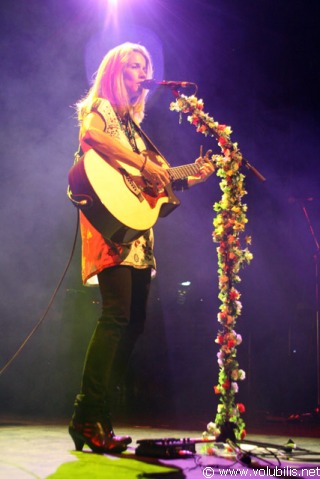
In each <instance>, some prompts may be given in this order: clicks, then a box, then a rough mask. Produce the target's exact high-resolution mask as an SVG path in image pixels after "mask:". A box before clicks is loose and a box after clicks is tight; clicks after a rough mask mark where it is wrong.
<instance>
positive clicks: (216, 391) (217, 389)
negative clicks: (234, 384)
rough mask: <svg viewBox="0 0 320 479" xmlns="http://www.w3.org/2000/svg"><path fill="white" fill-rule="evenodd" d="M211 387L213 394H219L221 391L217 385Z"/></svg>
mask: <svg viewBox="0 0 320 479" xmlns="http://www.w3.org/2000/svg"><path fill="white" fill-rule="evenodd" d="M213 389H214V392H215V394H220V393H221V391H220V387H219V386H213Z"/></svg>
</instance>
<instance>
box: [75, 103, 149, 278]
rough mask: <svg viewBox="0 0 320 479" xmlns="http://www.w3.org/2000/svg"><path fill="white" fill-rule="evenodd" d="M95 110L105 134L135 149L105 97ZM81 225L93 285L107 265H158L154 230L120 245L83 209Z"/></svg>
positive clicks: (84, 258) (84, 272) (85, 148)
mask: <svg viewBox="0 0 320 479" xmlns="http://www.w3.org/2000/svg"><path fill="white" fill-rule="evenodd" d="M92 111H95V112H97V113H98V114H99V115H100V116H101V117H102V118H103V120H104V122H105V129H104V131H105V133H107V134H108V135H110V136H111V137H112V138H115V139H116V140H118V141H120V143H121V144H122V145H123V146H125V147H126V148H128V149H132V146H131V145H130V142H129V140H128V138H127V136H126V135H125V132H124V131H123V130H122V128H121V126H120V123H119V120H118V118H117V116H116V114H115V112H114V110H113V108H112V106H111V105H110V102H109V101H108V100H105V99H98V100H97V101H96V102H95V104H94V105H93V108H92ZM135 134H136V138H135V141H136V144H137V146H138V148H139V150H140V151H142V150H144V149H145V144H144V142H143V140H142V138H141V137H140V135H138V134H137V133H135ZM80 145H81V148H82V150H83V151H84V152H86V151H88V150H89V149H90V148H91V147H90V146H89V145H88V144H86V143H85V142H83V141H82V139H81V138H80ZM80 227H81V237H82V261H81V262H82V281H83V283H84V284H85V285H87V286H90V285H93V284H97V278H96V275H97V274H98V273H100V272H101V271H102V270H103V269H105V268H110V267H111V266H116V265H126V266H133V267H134V268H154V269H155V267H156V262H155V258H154V255H153V244H154V239H153V231H152V229H151V230H149V231H147V232H146V233H145V234H144V235H143V236H141V237H139V238H138V239H136V240H135V241H133V242H132V243H128V244H118V243H114V242H113V241H111V240H107V239H105V238H104V237H103V236H102V235H101V234H100V233H99V232H98V231H97V230H96V229H95V228H94V227H93V226H92V225H91V223H90V222H89V221H88V220H87V218H86V217H85V216H84V215H83V213H81V212H80Z"/></svg>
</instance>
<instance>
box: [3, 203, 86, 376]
mask: <svg viewBox="0 0 320 479" xmlns="http://www.w3.org/2000/svg"><path fill="white" fill-rule="evenodd" d="M79 216H80V215H79V210H78V209H77V225H76V231H75V235H74V239H73V244H72V248H71V252H70V256H69V259H68V261H67V264H66V266H65V268H64V271H63V273H62V275H61V278H60V280H59V282H58V284H57V286H56V287H55V289H54V291H53V294H52V296H51V298H50V300H49V303H48V306H47V308H46V310H45V312H44V313H43V315H42V317H41V318H40V319H39V321H38V322H37V324H36V325H35V326H34V327H33V329H32V330H31V331H30V333H29V334H28V335H27V337H26V338H25V339H24V341H23V342H22V344H21V346H20V347H19V348H18V350H17V351H16V352H15V353H14V354H13V356H12V357H11V358H10V359H9V360H8V361H7V362H6V363H5V365H4V366H3V367H2V368H1V369H0V376H1V375H2V374H3V373H4V372H5V371H6V370H7V369H8V367H9V366H10V365H11V364H12V363H13V361H14V360H15V359H16V358H17V357H18V356H19V354H20V353H21V351H22V350H23V349H24V347H25V346H26V344H27V343H28V341H29V340H30V339H31V337H32V336H33V335H34V334H35V332H36V331H37V330H38V329H39V328H40V326H41V324H42V323H43V321H44V320H45V318H46V316H47V314H48V312H49V311H50V308H51V306H52V303H53V302H54V300H55V298H56V296H57V293H58V291H59V289H60V286H61V284H62V282H63V280H64V278H65V276H66V274H67V271H68V269H69V266H70V264H71V261H72V258H73V256H74V252H75V249H76V244H77V238H78V233H79Z"/></svg>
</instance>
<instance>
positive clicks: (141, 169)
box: [140, 155, 148, 173]
mask: <svg viewBox="0 0 320 479" xmlns="http://www.w3.org/2000/svg"><path fill="white" fill-rule="evenodd" d="M147 161H148V157H147V155H145V156H144V162H143V164H142V167H141V168H140V173H142V172H143V170H144V168H145V166H146V164H147Z"/></svg>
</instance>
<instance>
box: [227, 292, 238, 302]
mask: <svg viewBox="0 0 320 479" xmlns="http://www.w3.org/2000/svg"><path fill="white" fill-rule="evenodd" d="M238 298H239V292H238V291H236V290H234V289H233V290H232V291H230V293H229V299H231V301H233V300H235V299H238Z"/></svg>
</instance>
